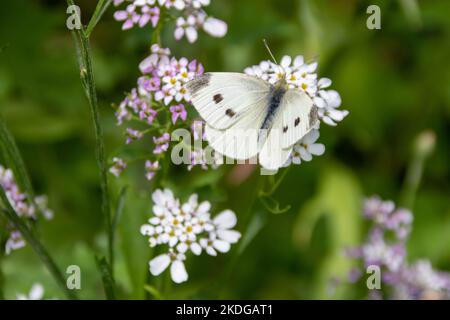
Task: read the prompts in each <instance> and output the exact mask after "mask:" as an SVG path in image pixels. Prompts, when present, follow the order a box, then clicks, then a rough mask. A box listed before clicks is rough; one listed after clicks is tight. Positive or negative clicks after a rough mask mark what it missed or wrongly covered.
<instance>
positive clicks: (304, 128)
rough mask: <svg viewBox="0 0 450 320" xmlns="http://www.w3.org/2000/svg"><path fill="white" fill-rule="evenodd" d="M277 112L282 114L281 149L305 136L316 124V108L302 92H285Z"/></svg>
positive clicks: (291, 90) (292, 90) (290, 90)
mask: <svg viewBox="0 0 450 320" xmlns="http://www.w3.org/2000/svg"><path fill="white" fill-rule="evenodd" d="M279 112H280V113H281V114H282V128H281V131H282V134H281V135H282V138H281V147H282V148H284V149H285V148H289V147H291V146H292V145H293V144H295V143H296V142H297V141H298V140H300V139H301V138H302V137H303V136H305V135H306V134H307V133H308V132H309V131H310V130H311V129H312V128H313V127H314V126H315V125H316V123H317V121H318V117H317V107H316V106H315V105H314V103H313V101H312V100H311V98H310V97H309V96H308V95H307V94H306V93H304V92H301V91H299V90H295V89H289V90H287V91H286V93H285V95H284V97H283V100H282V101H281V105H280V107H279Z"/></svg>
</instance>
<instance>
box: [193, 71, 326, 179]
mask: <svg viewBox="0 0 450 320" xmlns="http://www.w3.org/2000/svg"><path fill="white" fill-rule="evenodd" d="M187 88H188V90H189V93H190V94H191V99H192V103H193V105H194V107H195V108H196V109H197V111H198V112H199V114H200V116H201V117H202V118H203V119H204V120H205V122H206V129H205V130H206V131H205V135H206V139H207V140H208V142H209V143H210V145H211V146H212V147H213V148H214V149H215V150H216V151H217V152H219V153H221V154H224V155H225V156H228V157H231V158H234V159H238V160H245V159H249V158H252V157H254V156H256V155H258V156H259V161H260V164H261V165H262V166H263V167H265V168H266V169H269V170H276V169H278V168H279V167H280V166H282V165H283V164H284V162H285V161H286V160H287V158H288V157H289V155H290V153H291V151H292V146H293V145H294V144H295V142H297V141H298V140H299V139H301V138H302V137H303V136H304V135H305V134H306V133H308V132H309V131H310V130H311V129H312V127H313V126H314V125H315V124H316V123H317V121H318V118H317V107H315V106H314V104H313V102H312V100H311V99H310V98H309V96H307V95H306V94H305V93H304V92H301V91H300V90H298V89H289V88H288V86H287V83H286V81H285V80H284V79H281V80H279V81H277V82H276V83H275V84H273V85H272V84H270V83H268V82H266V81H264V80H262V79H258V78H256V77H253V76H249V75H246V74H241V73H226V72H223V73H221V72H214V73H206V74H203V75H201V76H198V77H196V78H195V79H193V80H191V81H190V82H189V83H188V84H187Z"/></svg>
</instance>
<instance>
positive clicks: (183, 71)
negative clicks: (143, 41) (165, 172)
mask: <svg viewBox="0 0 450 320" xmlns="http://www.w3.org/2000/svg"><path fill="white" fill-rule="evenodd" d="M139 69H140V71H141V73H142V75H141V76H140V77H139V78H138V80H137V86H136V88H133V89H132V90H131V92H130V93H129V94H128V95H127V96H126V97H125V99H124V100H123V101H122V102H121V103H120V104H119V106H118V108H117V110H116V118H117V122H118V124H119V125H121V124H123V123H125V122H133V123H135V124H136V125H140V126H141V127H142V125H144V126H150V128H148V129H145V130H141V131H140V130H137V129H135V128H130V127H128V128H126V129H125V135H126V144H130V143H132V142H134V141H136V140H141V139H143V138H144V136H145V134H146V133H147V132H149V131H156V132H152V133H153V137H152V141H153V144H154V149H153V152H152V153H153V155H154V157H155V159H152V160H147V162H146V164H145V170H146V178H147V179H148V180H151V179H152V178H153V177H154V176H155V173H156V172H157V171H158V170H159V169H160V165H159V159H160V158H161V157H163V156H164V153H165V152H167V150H168V149H169V143H170V134H169V133H170V128H171V126H173V125H176V124H180V123H184V122H185V121H186V120H187V116H188V113H187V110H186V104H188V103H189V101H190V97H189V94H188V92H187V90H186V87H185V85H186V83H187V82H188V81H190V80H191V79H193V78H194V77H195V76H197V75H199V74H202V73H203V66H202V65H201V64H200V63H198V62H197V61H196V60H192V61H189V60H188V59H186V58H181V59H175V58H173V57H170V50H169V49H167V48H161V47H160V46H159V45H157V44H154V45H152V47H151V54H150V55H149V56H148V57H147V58H145V59H144V60H143V61H142V62H141V63H140V64H139ZM164 114H167V115H168V117H164ZM165 119H168V120H165ZM169 119H170V120H169ZM193 156H194V155H193ZM195 164H198V161H197V162H195ZM126 166H127V164H126V161H124V160H123V159H120V158H117V157H116V158H114V161H113V166H112V167H111V169H110V172H111V173H112V174H114V175H115V176H119V175H120V174H121V172H122V171H123V170H124V169H125V168H126ZM190 168H191V167H189V169H190Z"/></svg>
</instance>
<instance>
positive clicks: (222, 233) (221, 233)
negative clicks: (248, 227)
mask: <svg viewBox="0 0 450 320" xmlns="http://www.w3.org/2000/svg"><path fill="white" fill-rule="evenodd" d="M217 236H218V237H219V238H220V239H222V240H224V241H226V242H229V243H236V242H238V240H239V238H240V237H241V234H240V233H239V232H237V231H234V230H218V231H217Z"/></svg>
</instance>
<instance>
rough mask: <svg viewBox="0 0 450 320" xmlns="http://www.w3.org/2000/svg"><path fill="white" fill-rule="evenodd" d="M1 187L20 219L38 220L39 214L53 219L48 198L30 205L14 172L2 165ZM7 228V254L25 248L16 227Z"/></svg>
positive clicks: (39, 198) (37, 199) (0, 166)
mask: <svg viewBox="0 0 450 320" xmlns="http://www.w3.org/2000/svg"><path fill="white" fill-rule="evenodd" d="M0 186H1V188H3V189H4V190H5V193H6V196H7V197H8V200H9V203H10V204H11V206H12V207H13V209H14V210H15V211H16V213H17V214H18V215H19V216H20V217H23V218H26V219H30V220H36V219H37V218H38V216H37V214H38V213H39V212H40V213H42V214H43V216H44V218H46V219H51V218H52V217H53V212H52V211H51V210H50V209H48V207H47V197H45V196H38V197H35V199H34V203H30V201H29V198H28V197H27V195H26V194H25V193H23V192H21V191H20V189H19V187H18V185H17V182H16V180H15V178H14V174H13V172H12V170H11V169H7V168H4V167H3V166H2V165H0ZM35 205H36V206H37V208H36V206H35ZM7 227H8V229H9V238H8V240H7V241H6V244H5V253H6V254H10V253H11V251H12V250H17V249H20V248H22V247H24V246H25V241H24V240H23V238H22V235H21V234H20V232H19V231H17V230H16V229H15V228H14V226H12V225H8V226H7Z"/></svg>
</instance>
